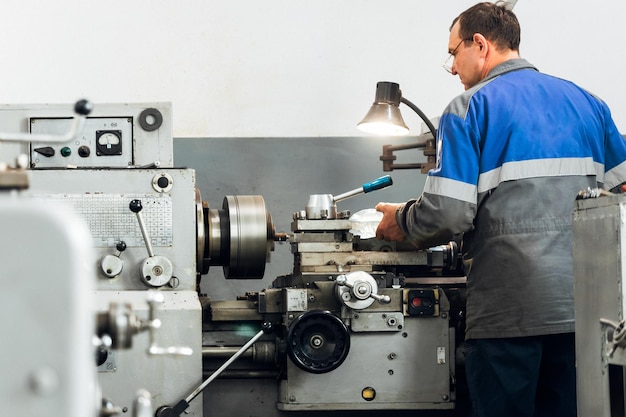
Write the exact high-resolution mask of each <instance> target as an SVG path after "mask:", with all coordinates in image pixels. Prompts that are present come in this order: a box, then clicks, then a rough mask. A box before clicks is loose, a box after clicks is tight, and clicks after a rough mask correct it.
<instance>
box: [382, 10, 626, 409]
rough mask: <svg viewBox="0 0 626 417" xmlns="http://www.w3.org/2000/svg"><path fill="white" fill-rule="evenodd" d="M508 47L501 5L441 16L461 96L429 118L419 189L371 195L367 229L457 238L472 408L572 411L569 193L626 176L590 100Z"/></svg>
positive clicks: (596, 103) (620, 148)
mask: <svg viewBox="0 0 626 417" xmlns="http://www.w3.org/2000/svg"><path fill="white" fill-rule="evenodd" d="M519 42H520V27H519V23H518V20H517V18H516V16H515V15H514V13H513V12H512V11H511V10H509V9H508V8H507V7H506V6H505V5H501V4H493V3H479V4H477V5H475V6H473V7H471V8H469V9H468V10H466V11H464V12H463V13H461V14H460V15H459V16H458V17H457V18H456V19H455V20H454V21H453V24H452V26H451V28H450V38H449V43H448V52H449V53H450V57H449V60H448V62H447V64H448V65H449V66H448V68H447V69H448V70H449V72H450V73H452V74H453V75H458V76H459V78H460V79H461V82H462V83H463V85H464V86H465V92H464V93H462V94H461V95H459V96H458V97H456V98H455V99H454V100H452V102H451V103H450V104H449V105H448V106H447V108H446V109H445V111H444V113H443V115H442V116H441V119H440V122H439V128H438V132H437V165H436V167H435V168H434V169H433V170H431V171H430V172H429V173H428V177H427V179H426V183H425V186H424V191H423V193H422V195H421V196H420V197H419V198H418V199H414V200H410V201H408V202H406V203H404V204H391V203H379V204H378V205H377V207H376V208H377V210H379V211H381V212H382V213H383V219H382V221H381V222H380V224H379V226H378V229H377V232H376V236H377V238H379V239H384V240H396V241H402V240H409V241H412V242H413V243H415V244H416V245H417V246H418V247H420V248H427V247H429V246H433V245H437V244H441V243H446V242H448V241H450V240H452V239H453V238H455V237H458V236H461V235H462V236H463V246H462V250H463V259H464V263H465V266H466V275H467V304H466V314H467V315H466V318H467V320H466V333H465V335H466V341H465V343H466V373H467V378H468V387H469V392H470V398H471V402H472V404H473V408H474V412H475V413H476V415H477V416H497V417H505V416H506V417H515V416H525V417H532V416H550V417H557V416H575V415H576V374H575V352H574V349H575V348H574V344H575V341H574V290H573V271H572V264H573V260H572V230H571V226H572V213H573V209H574V202H575V198H576V196H577V194H578V193H579V192H580V191H582V190H585V189H587V188H588V187H591V188H595V187H603V188H605V189H607V190H612V191H615V190H618V189H619V187H620V186H621V185H622V183H624V182H625V181H626V140H625V139H624V137H622V136H621V135H620V133H619V132H618V130H617V128H616V126H615V123H614V122H613V120H612V118H611V114H610V111H609V108H608V107H607V105H606V104H605V103H604V102H603V101H602V100H600V99H599V98H597V97H595V96H594V95H593V94H590V93H589V92H587V91H585V90H583V89H582V88H580V87H578V86H576V85H575V84H573V83H572V82H569V81H566V80H563V79H560V78H556V77H553V76H550V75H546V74H542V73H541V72H539V71H538V70H537V69H536V68H535V67H534V66H533V65H531V64H530V63H529V62H527V61H526V60H524V59H521V58H520V55H519ZM598 360H599V359H598Z"/></svg>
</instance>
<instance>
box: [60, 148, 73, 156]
mask: <svg viewBox="0 0 626 417" xmlns="http://www.w3.org/2000/svg"><path fill="white" fill-rule="evenodd" d="M71 154H72V150H71V149H70V148H68V147H67V146H65V147H63V148H61V155H63V156H70V155H71Z"/></svg>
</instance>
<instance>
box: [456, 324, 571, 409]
mask: <svg viewBox="0 0 626 417" xmlns="http://www.w3.org/2000/svg"><path fill="white" fill-rule="evenodd" d="M465 345H466V352H465V353H466V357H465V368H466V369H465V371H466V373H467V383H468V387H469V394H470V399H471V402H472V408H473V415H474V416H475V417H575V416H576V357H575V341H574V333H566V334H556V335H546V336H532V337H520V338H509V339H470V340H467V341H466V342H465Z"/></svg>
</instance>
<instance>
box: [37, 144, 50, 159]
mask: <svg viewBox="0 0 626 417" xmlns="http://www.w3.org/2000/svg"><path fill="white" fill-rule="evenodd" d="M33 150H34V151H35V152H37V153H39V154H41V155H43V156H47V157H48V158H49V157H51V156H54V148H52V147H51V146H43V147H41V148H35V149H33Z"/></svg>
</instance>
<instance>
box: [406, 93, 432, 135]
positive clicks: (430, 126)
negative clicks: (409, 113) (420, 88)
mask: <svg viewBox="0 0 626 417" xmlns="http://www.w3.org/2000/svg"><path fill="white" fill-rule="evenodd" d="M400 102H401V103H404V104H406V105H407V106H409V107H410V108H411V110H413V111H414V112H415V113H417V115H418V116H419V117H420V118H421V119H422V120H423V121H424V123H426V126H428V130H430V133H432V134H433V138H435V139H437V129H435V126H434V125H433V124H432V122H431V121H430V120H428V117H426V115H425V114H424V112H423V111H421V110H420V109H419V108H418V107H417V106H416V105H415V104H413V103H411V102H410V101H409V100H407V99H406V98H404V97H402V98H401V99H400Z"/></svg>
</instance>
